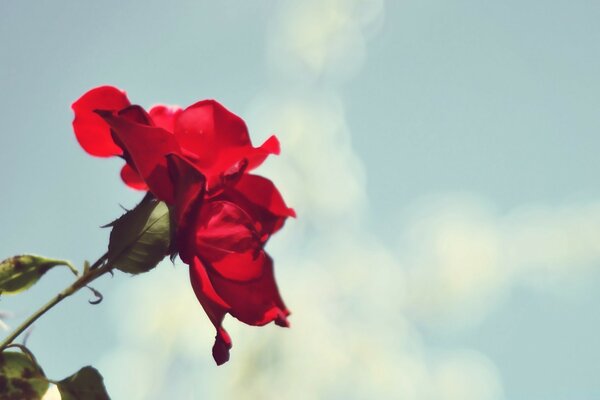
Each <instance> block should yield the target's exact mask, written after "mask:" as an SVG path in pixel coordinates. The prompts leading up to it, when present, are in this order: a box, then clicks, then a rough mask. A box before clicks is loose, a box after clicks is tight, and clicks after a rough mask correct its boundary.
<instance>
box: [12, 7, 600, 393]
mask: <svg viewBox="0 0 600 400" xmlns="http://www.w3.org/2000/svg"><path fill="white" fill-rule="evenodd" d="M599 17H600V5H598V4H597V3H596V2H592V1H575V2H573V1H571V2H567V1H562V0H561V1H553V2H551V3H548V2H541V1H528V2H517V1H506V2H488V1H466V0H465V1H439V0H438V1H433V0H432V1H427V0H426V1H412V0H411V1H409V0H405V1H392V0H388V1H383V0H352V1H341V0H326V1H316V0H315V1H313V0H310V1H302V2H300V1H283V2H277V3H276V2H272V1H266V0H265V1H254V2H243V1H228V2H220V3H218V4H217V3H216V2H197V1H177V2H172V3H170V4H169V5H166V4H165V3H164V2H158V1H147V2H144V5H143V6H140V3H139V2H133V1H119V2H117V1H109V2H103V3H91V2H76V1H52V2H51V1H41V2H36V4H33V3H31V2H26V1H25V2H3V3H2V4H0V48H1V49H2V52H1V55H0V59H1V61H2V62H0V110H1V111H0V113H1V115H2V117H3V121H4V125H3V131H4V133H3V134H2V135H0V148H1V149H2V150H1V151H2V156H3V159H4V160H5V165H7V166H8V168H6V169H5V172H4V173H3V174H1V175H0V179H1V181H0V183H1V184H2V187H3V188H4V190H3V195H2V205H3V207H2V211H0V222H1V223H2V226H3V227H4V232H5V233H4V236H3V239H4V240H3V241H2V243H1V244H0V257H2V258H4V257H5V256H6V257H8V256H10V255H13V254H16V253H21V252H34V253H40V254H45V255H48V256H52V257H63V258H68V259H71V260H73V261H74V262H75V263H77V264H81V263H82V262H83V260H84V259H90V260H92V259H94V258H95V257H97V256H98V255H100V254H102V253H103V252H104V249H105V246H106V241H107V237H108V232H107V231H106V230H102V229H99V228H98V227H99V226H100V225H103V224H105V223H106V222H108V221H110V220H112V219H114V218H115V217H116V216H118V215H119V214H120V212H121V209H120V207H119V204H122V205H124V206H128V207H130V206H133V205H134V204H136V202H137V201H139V199H140V198H141V195H140V194H139V193H136V192H133V191H131V190H129V189H127V188H125V187H124V185H123V184H122V183H121V182H120V181H119V178H118V170H119V167H120V165H119V162H118V160H102V159H95V158H91V157H89V156H88V155H87V154H85V153H84V152H83V151H82V150H81V149H80V148H79V146H78V144H77V142H76V141H75V139H74V136H73V134H72V131H71V126H70V123H71V120H72V113H71V110H70V104H71V103H72V102H73V101H74V100H75V99H77V98H78V97H79V96H80V95H81V94H82V93H83V92H85V91H86V90H88V89H89V88H91V87H94V86H97V85H100V84H112V85H116V86H118V87H121V88H123V89H125V90H126V91H127V92H128V94H129V97H130V99H131V100H132V101H133V102H135V103H139V104H141V105H143V106H151V105H153V104H156V103H166V104H179V105H182V106H186V105H188V104H191V103H192V102H195V101H196V100H199V99H204V98H215V99H217V100H219V101H220V102H222V103H223V104H225V105H226V106H227V107H228V108H230V109H231V110H233V111H234V112H236V113H237V114H239V115H241V116H242V117H243V118H244V119H245V120H246V121H247V122H248V125H249V127H250V131H251V135H252V137H253V140H254V142H255V143H259V142H260V141H261V140H263V139H265V138H266V137H268V136H269V135H270V134H272V133H276V134H277V135H278V137H279V138H280V140H281V142H282V154H281V156H280V157H277V158H273V159H271V160H269V161H268V163H267V164H266V165H265V166H264V167H263V168H262V169H261V173H263V174H264V175H265V176H267V177H269V178H272V179H273V180H274V181H275V183H276V184H277V185H278V186H279V187H281V189H282V192H283V193H284V195H285V197H286V199H288V202H289V203H290V204H291V205H293V206H294V207H295V208H296V210H297V211H298V213H299V218H298V219H297V220H295V221H290V223H289V224H288V225H287V226H286V229H284V231H282V232H281V234H280V236H279V237H276V238H274V239H273V241H272V242H271V243H270V244H269V250H270V252H271V253H272V254H273V255H274V258H275V261H276V271H277V276H278V281H279V285H280V288H281V291H282V294H283V296H284V299H285V300H286V302H287V304H288V306H289V307H290V309H291V310H292V312H293V314H292V316H291V319H290V320H291V323H292V329H290V330H282V329H276V328H273V327H265V328H260V329H258V328H251V327H246V326H241V324H240V323H238V322H237V321H235V320H233V319H229V320H227V321H226V327H227V328H228V330H230V332H231V333H232V337H233V340H234V348H233V350H232V358H231V361H230V362H229V363H228V364H227V365H225V366H223V367H220V368H216V367H215V366H214V364H213V361H212V359H211V357H210V346H211V342H212V337H213V330H212V328H211V327H210V324H208V322H207V321H206V317H205V316H204V315H203V312H202V310H201V308H200V306H199V305H198V304H197V302H196V301H195V299H194V297H193V293H192V291H191V288H189V283H188V282H187V273H186V267H185V266H184V265H182V263H181V262H180V261H178V262H176V265H175V267H173V266H172V265H171V264H170V263H168V262H165V263H163V264H161V265H160V266H159V267H158V268H157V270H155V271H153V272H152V273H150V274H147V275H145V276H140V277H135V278H129V277H127V276H125V275H122V274H116V276H115V277H114V278H112V279H109V278H106V279H103V280H101V281H99V282H98V283H97V285H95V286H96V287H97V288H98V289H99V290H101V291H102V293H103V294H104V296H105V300H104V302H103V303H101V304H100V305H98V306H90V305H89V304H87V299H88V298H89V297H90V294H89V293H80V294H78V295H76V296H74V297H73V298H72V299H69V300H67V301H65V302H64V304H61V305H60V306H59V307H57V308H56V309H55V310H53V311H52V312H51V313H49V314H48V315H47V316H45V317H44V319H42V320H40V321H39V322H38V323H37V324H36V325H35V328H34V330H33V332H32V334H31V336H30V338H29V341H28V345H29V346H30V347H31V348H32V350H33V351H34V352H35V353H36V354H37V355H38V358H39V360H40V362H41V363H42V365H43V366H44V368H45V370H46V373H47V374H48V375H49V376H51V377H55V378H62V377H64V376H66V375H68V374H70V373H72V372H74V371H75V370H77V369H78V368H79V367H81V366H83V365H86V364H93V365H95V366H97V367H98V368H100V370H101V372H102V373H103V375H104V376H105V379H106V383H107V386H108V389H109V392H111V393H112V394H113V396H114V398H115V399H121V398H123V399H124V398H128V399H137V398H139V399H142V398H144V399H160V398H166V397H169V398H182V399H187V398H189V399H194V398H201V397H204V398H240V396H242V397H243V398H265V399H268V398H286V399H295V398H299V399H300V398H302V399H305V398H315V399H316V398H319V399H338V398H339V399H349V398H350V399H352V398H356V399H362V398H372V397H379V398H403V399H419V400H420V399H511V400H512V399H516V400H519V399H523V400H525V399H527V400H529V399H550V400H551V399H564V398H569V399H589V398H595V397H598V396H600V385H598V383H597V377H596V376H595V371H596V370H597V360H598V359H599V358H600V346H598V344H597V340H596V335H595V332H597V330H598V327H599V326H600V318H599V317H598V313H597V310H596V309H597V304H598V302H599V301H600V295H598V293H599V292H600V291H599V290H598V289H599V288H600V276H599V274H598V273H597V270H598V268H597V267H598V265H599V264H600V245H598V243H600V186H599V185H597V171H598V170H599V167H600V161H599V159H598V157H597V149H598V148H599V147H600V136H598V135H597V132H598V129H599V128H600V120H599V119H598V115H597V114H598V104H599V100H600V99H599V95H598V93H600V78H599V77H598V74H597V71H598V67H599V65H598V64H599V62H600V57H599V50H600V48H599V47H598V46H599V45H598V43H600V40H599V39H600V38H599V36H600V27H599V26H598V24H597V21H598V19H599ZM70 279H71V276H69V273H68V271H66V270H64V271H58V270H57V271H52V272H50V273H49V274H48V275H47V276H46V277H45V278H44V279H43V280H42V281H41V282H40V283H39V284H38V285H37V286H36V287H35V288H33V289H32V290H31V291H30V293H29V294H26V295H21V296H14V297H10V298H9V297H6V298H4V297H3V298H2V303H1V304H0V308H1V309H2V310H3V311H10V312H11V313H12V314H13V317H12V318H9V319H7V320H6V321H5V322H6V323H7V324H9V325H11V326H15V325H16V324H17V323H18V321H19V320H20V319H22V318H24V317H25V316H27V315H28V314H29V313H30V312H31V311H33V310H34V309H35V308H36V307H37V306H38V305H39V304H42V303H43V302H45V301H46V299H48V298H49V297H50V296H51V295H52V294H53V293H55V292H56V291H58V290H59V289H60V288H62V287H63V286H65V285H66V284H67V282H68V281H69V280H70ZM132 371H135V372H132Z"/></svg>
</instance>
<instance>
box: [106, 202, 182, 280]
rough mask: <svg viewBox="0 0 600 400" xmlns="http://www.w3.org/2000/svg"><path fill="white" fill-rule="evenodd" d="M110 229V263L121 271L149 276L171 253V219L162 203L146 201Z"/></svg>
mask: <svg viewBox="0 0 600 400" xmlns="http://www.w3.org/2000/svg"><path fill="white" fill-rule="evenodd" d="M110 226H112V231H111V233H110V242H109V244H108V262H109V263H112V264H113V265H114V266H115V267H116V268H117V269H120V270H121V271H124V272H129V273H131V274H139V273H141V272H147V271H149V270H151V269H152V268H154V267H155V266H156V264H158V263H159V262H160V260H162V259H163V258H164V257H165V255H167V254H168V252H169V246H170V243H171V219H170V217H169V208H168V207H167V205H166V204H165V203H163V202H162V201H158V200H156V199H153V198H150V197H146V198H144V200H142V202H141V203H140V204H138V205H137V207H136V208H134V209H133V210H131V211H128V212H127V213H125V214H124V215H123V216H122V217H121V218H119V219H117V220H116V221H114V222H113V223H111V224H110Z"/></svg>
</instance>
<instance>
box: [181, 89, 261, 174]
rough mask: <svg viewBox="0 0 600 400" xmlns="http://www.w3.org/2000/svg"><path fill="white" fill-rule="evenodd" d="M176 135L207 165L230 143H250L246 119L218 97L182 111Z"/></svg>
mask: <svg viewBox="0 0 600 400" xmlns="http://www.w3.org/2000/svg"><path fill="white" fill-rule="evenodd" d="M175 136H176V137H177V140H178V141H179V143H180V144H181V147H182V148H184V149H186V150H189V151H190V152H192V153H194V154H196V155H197V156H198V158H199V165H201V166H207V165H210V164H212V163H213V161H214V160H215V159H218V158H219V154H218V153H219V152H220V150H221V149H223V148H227V147H239V146H244V145H249V144H250V137H249V136H248V129H247V128H246V123H245V122H244V121H243V120H242V119H241V118H240V117H238V116H237V115H235V114H233V113H231V112H230V111H229V110H227V109H226V108H225V107H223V106H222V105H221V104H219V103H218V102H216V101H214V100H203V101H199V102H198V103H195V104H193V105H191V106H189V107H188V108H186V109H185V110H183V112H182V113H181V114H180V115H179V118H178V119H177V123H176V126H175Z"/></svg>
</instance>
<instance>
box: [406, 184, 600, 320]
mask: <svg viewBox="0 0 600 400" xmlns="http://www.w3.org/2000/svg"><path fill="white" fill-rule="evenodd" d="M416 203H418V205H417V206H415V207H411V208H410V211H407V214H409V215H410V216H409V217H408V218H406V220H405V221H404V223H405V224H406V230H405V233H404V234H403V235H402V237H401V239H400V240H399V246H398V256H399V257H400V258H401V260H402V261H401V262H402V263H403V265H404V266H405V267H406V269H407V281H408V283H407V288H408V293H407V305H406V309H407V312H408V313H409V314H410V315H411V316H412V317H414V318H416V319H418V320H420V321H421V322H425V323H427V324H429V325H432V326H433V327H435V328H436V330H439V329H445V330H461V329H465V328H469V327H473V326H474V325H476V324H477V323H479V322H480V321H481V320H482V319H483V318H484V317H485V316H486V315H487V314H488V313H489V312H490V311H492V310H494V309H495V307H497V306H498V305H499V304H500V303H501V302H502V300H503V299H504V298H506V297H507V296H508V295H509V294H510V291H511V290H512V289H514V288H516V287H525V288H528V289H535V290H536V291H541V292H546V293H548V292H550V293H553V294H561V293H564V292H566V291H568V290H569V289H568V288H571V290H574V291H576V290H577V287H578V286H577V285H580V284H582V283H583V282H585V281H586V280H587V278H588V277H589V276H590V274H595V273H597V271H598V265H599V264H600V248H599V247H598V245H597V243H599V240H600V203H590V204H568V205H563V206H554V207H551V206H546V205H535V204H531V205H525V206H520V207H518V208H516V209H514V210H509V211H508V212H505V213H500V212H498V211H497V210H495V208H494V207H493V205H492V204H491V203H490V202H489V201H486V200H485V199H482V198H480V197H477V196H473V195H471V196H465V195H446V196H444V197H440V198H438V199H435V200H431V199H430V200H425V199H420V200H418V201H417V202H416Z"/></svg>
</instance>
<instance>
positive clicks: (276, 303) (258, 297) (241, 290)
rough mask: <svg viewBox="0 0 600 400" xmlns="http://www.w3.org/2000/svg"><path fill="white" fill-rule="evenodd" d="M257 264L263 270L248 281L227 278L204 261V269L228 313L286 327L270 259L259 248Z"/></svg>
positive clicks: (252, 322)
mask: <svg viewBox="0 0 600 400" xmlns="http://www.w3.org/2000/svg"><path fill="white" fill-rule="evenodd" d="M256 263H257V264H259V265H260V267H261V269H262V273H261V274H260V276H259V277H258V278H257V279H254V280H251V281H244V282H240V281H235V280H231V279H226V278H224V277H223V276H222V275H221V274H219V273H217V272H216V271H215V268H214V266H212V265H211V264H210V263H207V268H206V272H207V274H208V277H209V279H210V282H211V283H212V287H213V288H214V290H215V292H216V293H218V295H219V297H220V298H221V299H223V300H224V301H225V302H226V303H227V304H228V305H229V306H230V309H229V310H228V312H229V313H230V314H231V315H232V316H234V317H235V318H237V319H239V320H240V321H242V322H244V323H246V324H249V325H265V324H268V323H269V322H272V321H275V322H276V323H277V324H278V325H280V326H288V323H287V318H286V317H287V316H288V315H289V314H290V313H289V311H288V310H287V308H286V307H285V304H283V300H282V299H281V296H280V295H279V290H278V289H277V285H276V284H275V277H274V274H273V260H272V259H271V257H269V256H268V255H267V254H266V253H265V252H264V251H261V252H260V253H259V255H258V257H257V258H256ZM239 267H240V268H243V267H244V266H242V265H240V266H239Z"/></svg>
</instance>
